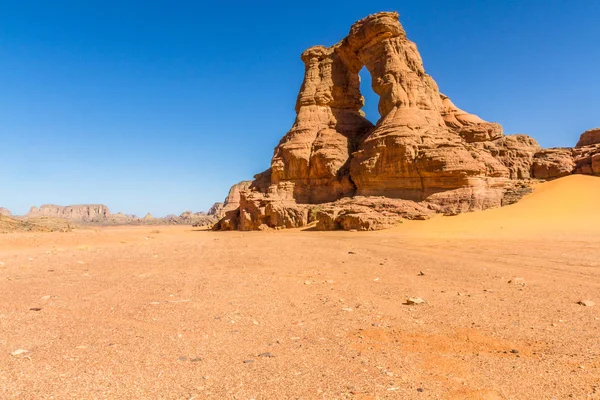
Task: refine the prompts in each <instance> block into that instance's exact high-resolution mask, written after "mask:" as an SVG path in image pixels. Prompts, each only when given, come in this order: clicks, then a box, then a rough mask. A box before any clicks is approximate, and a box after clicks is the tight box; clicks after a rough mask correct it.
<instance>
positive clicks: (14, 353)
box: [10, 349, 29, 357]
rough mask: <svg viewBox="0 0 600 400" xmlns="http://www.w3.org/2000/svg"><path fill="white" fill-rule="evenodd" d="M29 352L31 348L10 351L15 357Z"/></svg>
mask: <svg viewBox="0 0 600 400" xmlns="http://www.w3.org/2000/svg"><path fill="white" fill-rule="evenodd" d="M27 353H29V350H24V349H17V350H15V351H13V352H12V353H10V355H11V356H13V357H18V356H22V355H23V354H27Z"/></svg>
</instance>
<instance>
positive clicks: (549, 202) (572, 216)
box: [397, 175, 600, 237]
mask: <svg viewBox="0 0 600 400" xmlns="http://www.w3.org/2000/svg"><path fill="white" fill-rule="evenodd" d="M599 199H600V178H598V177H594V176H587V175H570V176H567V177H564V178H561V179H557V180H554V181H550V182H546V183H540V184H538V185H536V187H535V189H534V192H533V193H531V194H530V195H527V196H525V197H524V198H523V199H522V200H521V201H520V202H518V203H516V204H513V205H510V206H506V207H502V208H496V209H491V210H486V211H481V212H474V213H467V214H460V215H457V216H453V217H442V216H440V217H436V218H433V219H432V220H429V221H425V222H423V221H408V222H405V223H404V224H403V226H401V227H399V228H397V230H399V231H405V232H407V233H411V234H420V235H421V234H422V235H433V236H435V235H444V236H446V235H477V236H481V235H484V236H487V235H490V234H491V235H493V236H495V235H502V236H519V237H520V236H532V235H535V236H561V235H569V234H571V233H573V232H577V234H578V235H586V234H593V233H598V232H600V210H599V209H598V208H599V205H598V200H599Z"/></svg>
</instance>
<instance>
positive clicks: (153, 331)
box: [0, 176, 600, 399]
mask: <svg viewBox="0 0 600 400" xmlns="http://www.w3.org/2000/svg"><path fill="white" fill-rule="evenodd" d="M598 199H600V179H599V178H592V177H577V176H575V177H569V178H565V179H561V180H559V181H555V182H551V183H547V184H543V185H540V186H539V187H538V189H537V190H536V192H535V193H534V194H532V195H530V196H529V197H527V198H526V199H524V200H523V201H522V202H520V203H518V204H516V205H513V206H510V207H505V208H502V209H498V210H488V211H485V212H480V213H472V214H465V215H460V216H456V217H440V218H436V219H434V220H431V221H416V222H406V223H405V224H402V225H401V226H399V227H398V228H395V229H393V230H388V231H381V232H369V233H362V232H314V231H303V230H290V231H279V232H247V233H246V232H244V233H242V232H223V233H213V232H206V231H198V230H193V229H192V228H189V227H159V228H155V227H151V228H149V227H128V228H102V229H96V230H93V229H87V230H78V231H74V232H71V233H35V234H32V233H19V234H6V235H0V398H2V399H13V398H14V399H50V398H54V399H70V398H76V399H105V398H106V399H138V398H139V399H159V398H160V399H204V398H210V399H296V398H298V399H300V398H301V399H380V398H381V399H385V398H390V399H429V398H441V399H566V398H574V399H588V398H592V399H600V211H599V210H598ZM157 229H158V231H157ZM420 272H423V273H424V275H421V274H420ZM514 278H523V281H520V280H517V282H516V283H515V281H514ZM511 280H512V281H513V282H512V283H509V281H511ZM409 297H421V298H422V299H424V300H425V301H426V303H425V304H421V305H413V306H411V305H405V304H403V303H405V301H406V300H407V298H409ZM584 299H589V300H593V301H595V302H596V303H597V304H596V305H595V306H592V307H585V306H581V305H578V304H577V302H578V301H580V300H584ZM16 350H27V352H22V353H21V354H17V353H15V355H12V354H11V353H14V352H15V351H16Z"/></svg>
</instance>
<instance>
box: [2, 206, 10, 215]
mask: <svg viewBox="0 0 600 400" xmlns="http://www.w3.org/2000/svg"><path fill="white" fill-rule="evenodd" d="M0 215H3V216H5V217H10V216H11V215H12V213H11V212H10V210H9V209H8V208H4V207H0Z"/></svg>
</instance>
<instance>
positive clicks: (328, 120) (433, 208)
mask: <svg viewBox="0 0 600 400" xmlns="http://www.w3.org/2000/svg"><path fill="white" fill-rule="evenodd" d="M301 59H302V61H303V62H304V64H305V73H304V81H303V83H302V86H301V88H300V93H299V95H298V98H297V102H296V113H297V117H296V121H295V122H294V125H293V127H292V129H291V130H290V131H289V132H288V133H287V134H286V135H285V136H284V137H283V138H282V139H281V141H280V143H279V144H278V146H277V147H276V148H275V151H274V156H273V159H272V162H271V168H270V169H269V170H267V171H265V172H263V173H261V174H259V175H257V176H256V177H255V181H254V182H253V183H252V185H251V186H250V187H249V188H248V189H247V190H244V191H242V192H241V196H240V206H239V208H237V209H236V210H234V211H229V212H228V213H227V214H226V215H225V217H224V218H223V219H222V220H221V221H220V222H219V224H217V225H216V227H215V229H242V230H250V229H264V228H269V227H270V228H272V227H299V226H304V225H306V224H307V223H310V222H312V221H311V216H314V218H317V219H319V218H320V219H319V223H318V224H317V227H318V229H325V228H328V229H333V228H340V227H341V228H344V229H377V228H378V227H382V226H388V225H390V224H394V223H395V222H393V221H396V219H397V218H400V216H404V217H408V218H410V217H412V216H414V215H419V217H426V216H428V215H430V214H432V213H436V212H442V213H446V214H448V213H449V214H454V213H459V212H465V211H472V210H479V209H485V208H489V207H497V206H501V205H503V204H507V203H510V202H514V201H515V199H516V197H518V195H519V193H522V192H524V191H523V190H515V185H513V183H512V182H511V180H514V179H529V178H531V172H530V171H531V169H532V165H533V163H534V155H535V154H536V153H537V152H538V151H539V150H540V147H539V145H538V144H537V142H536V141H535V140H533V139H532V138H530V137H528V136H526V135H515V136H504V134H503V130H502V127H501V126H500V125H499V124H497V123H491V122H487V121H484V120H483V119H481V118H479V117H478V116H476V115H473V114H470V113H468V112H465V111H463V110H461V109H460V108H458V107H457V106H456V105H454V103H453V102H452V101H451V100H450V99H449V98H448V97H447V96H445V95H444V94H442V93H440V91H439V89H438V86H437V84H436V83H435V81H434V80H433V79H432V78H431V77H430V76H429V75H427V74H426V72H425V69H424V67H423V62H422V60H421V56H420V54H419V52H418V50H417V47H416V45H415V44H414V43H413V42H411V41H410V40H408V39H407V37H406V33H405V31H404V29H403V27H402V26H401V25H400V23H399V21H398V14H397V13H378V14H374V15H371V16H369V17H367V18H365V19H363V20H361V21H358V22H357V23H355V24H354V25H353V26H352V27H351V29H350V33H349V35H348V36H347V37H346V38H344V39H343V40H342V41H340V42H339V43H338V44H336V45H334V46H332V47H329V48H327V47H323V46H315V47H311V48H309V49H308V50H306V51H305V52H304V53H303V54H302V56H301ZM363 67H365V68H366V69H367V70H368V71H369V73H370V74H371V77H372V88H373V91H374V92H375V93H377V94H378V95H379V106H378V109H379V113H380V115H381V118H380V120H379V121H378V122H377V124H376V125H375V126H374V125H373V124H371V123H370V122H369V121H368V120H367V119H366V118H365V117H364V114H363V112H362V111H361V108H362V107H363V105H364V99H363V97H362V95H361V93H360V79H359V75H358V73H359V71H360V70H361V69H362V68H363ZM382 196H383V198H385V199H386V200H375V199H377V198H381V197H382ZM365 202H367V203H369V204H386V206H385V207H383V208H385V210H386V212H388V214H389V215H384V213H383V211H381V210H382V207H379V208H378V207H368V206H365ZM351 204H353V207H350V205H351ZM409 204H410V206H409ZM315 205H318V206H315ZM361 207H367V208H369V210H370V212H366V211H367V210H364V209H362V208H361ZM317 208H319V211H318V212H316V211H315V210H316V209H317ZM390 210H396V211H390ZM406 210H411V211H410V212H408V211H406ZM415 210H419V212H416V211H415ZM425 210H427V212H425ZM316 215H319V216H320V217H316ZM350 215H352V216H350ZM356 215H361V218H362V219H363V220H366V219H370V221H371V222H367V223H365V222H364V221H362V222H352V223H350V222H345V221H358V220H360V219H361V218H357V217H356V218H355V216H356ZM369 215H371V217H372V218H371V217H368V216H369ZM374 215H379V217H381V218H379V217H377V218H379V219H377V218H375V217H374Z"/></svg>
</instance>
